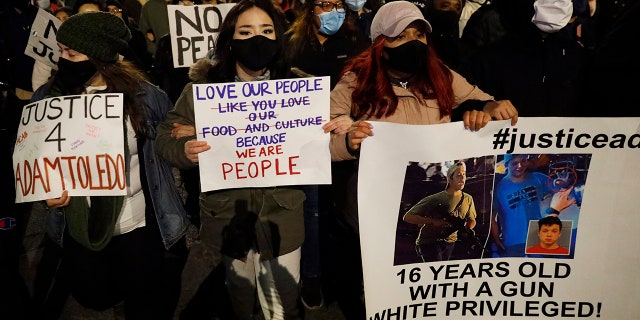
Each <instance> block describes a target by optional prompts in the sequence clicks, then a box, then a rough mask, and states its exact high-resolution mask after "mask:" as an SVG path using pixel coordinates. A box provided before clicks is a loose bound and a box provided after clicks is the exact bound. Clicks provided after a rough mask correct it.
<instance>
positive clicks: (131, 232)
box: [32, 12, 188, 319]
mask: <svg viewBox="0 0 640 320" xmlns="http://www.w3.org/2000/svg"><path fill="white" fill-rule="evenodd" d="M56 38H57V41H58V44H59V47H60V49H61V55H60V60H59V61H58V71H57V72H56V73H55V75H54V76H53V77H52V79H51V80H50V81H49V82H48V83H47V84H45V85H44V86H42V87H40V89H38V91H37V92H36V93H35V94H34V96H33V99H32V100H33V101H37V100H41V99H44V98H50V97H57V96H64V95H77V94H88V93H123V94H124V119H125V121H124V122H123V130H124V136H125V141H124V143H125V154H126V159H127V160H126V163H127V164H129V165H128V166H127V170H126V176H127V182H128V183H127V194H126V195H125V196H91V197H78V196H69V194H68V191H64V192H63V193H62V195H61V197H60V198H54V199H48V200H46V205H47V207H49V214H48V216H47V218H48V223H47V225H48V230H47V231H48V234H49V235H50V236H51V237H52V238H53V240H54V241H56V242H57V243H58V244H59V245H60V246H61V247H62V257H61V259H62V260H61V267H60V270H58V272H57V274H56V279H55V280H54V284H53V285H54V286H67V287H68V290H69V292H70V293H71V294H72V295H73V297H74V298H75V300H77V301H78V302H79V303H80V304H81V305H82V306H84V307H87V308H91V309H95V310H104V309H107V308H111V307H114V306H115V305H117V304H119V303H122V302H123V303H124V313H125V317H126V318H127V319H150V318H151V319H171V317H172V315H173V309H174V308H175V305H176V301H177V293H178V291H179V287H180V272H181V269H182V265H183V261H184V259H185V258H186V247H185V246H184V234H185V233H186V231H187V228H188V220H187V218H186V214H185V212H184V208H183V204H182V199H181V198H180V195H179V194H178V192H177V189H176V186H175V182H174V181H173V174H172V171H171V168H170V167H169V165H168V164H167V163H165V162H164V161H163V160H162V159H160V158H158V157H157V155H156V150H155V147H154V144H153V139H154V132H155V128H154V127H155V125H156V124H157V123H158V122H160V121H162V120H163V119H164V118H165V115H166V113H167V112H168V111H169V109H170V108H171V107H172V104H171V101H170V100H169V99H168V97H167V95H166V94H165V93H164V92H163V91H161V90H159V89H158V88H157V87H155V86H153V85H152V84H150V83H149V82H148V81H147V80H146V78H145V76H144V73H142V72H141V71H140V70H138V69H136V68H135V67H134V66H133V65H132V64H131V63H130V62H128V61H124V60H122V58H121V56H120V55H119V53H120V52H122V51H123V50H125V49H126V48H127V44H128V41H129V40H130V39H131V33H130V32H129V29H128V28H127V26H126V25H125V23H124V21H123V20H122V19H120V18H118V17H117V16H115V15H113V14H110V13H106V12H86V13H78V14H75V15H73V16H72V17H71V18H69V19H68V20H67V21H65V22H64V23H63V24H62V25H61V27H60V29H59V30H58V33H57V36H56ZM53 291H58V292H64V290H61V289H60V287H58V290H53ZM52 298H55V297H52ZM63 301H64V300H63ZM45 312H46V311H45ZM42 316H43V317H45V318H50V317H51V318H55V316H56V315H52V314H44V315H42Z"/></svg>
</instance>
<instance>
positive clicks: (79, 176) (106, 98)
mask: <svg viewBox="0 0 640 320" xmlns="http://www.w3.org/2000/svg"><path fill="white" fill-rule="evenodd" d="M122 117H123V97H122V93H109V94H83V95H73V96H62V97H54V98H48V99H43V100H40V101H36V102H33V103H30V104H27V105H26V106H25V107H24V108H23V111H22V116H21V118H20V125H19V127H18V135H17V141H16V144H15V149H14V152H13V168H14V178H15V187H16V202H28V201H38V200H44V199H51V198H58V197H60V196H61V195H62V192H63V191H64V190H67V191H68V192H69V195H70V196H93V195H95V196H110V195H124V194H126V176H125V153H124V131H123V130H124V129H123V119H122Z"/></svg>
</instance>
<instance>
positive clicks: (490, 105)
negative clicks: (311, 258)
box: [326, 1, 518, 304]
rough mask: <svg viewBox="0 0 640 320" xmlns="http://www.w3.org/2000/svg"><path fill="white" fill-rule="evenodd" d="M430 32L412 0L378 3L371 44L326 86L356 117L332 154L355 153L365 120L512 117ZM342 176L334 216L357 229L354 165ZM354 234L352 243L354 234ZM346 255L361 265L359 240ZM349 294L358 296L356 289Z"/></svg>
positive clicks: (336, 157)
mask: <svg viewBox="0 0 640 320" xmlns="http://www.w3.org/2000/svg"><path fill="white" fill-rule="evenodd" d="M430 31H431V25H430V24H429V22H428V21H427V20H426V19H424V17H423V16H422V13H421V12H420V9H418V7H416V6H415V5H414V4H412V3H410V2H407V1H393V2H389V3H387V4H385V5H383V6H382V7H380V9H379V10H378V12H377V13H376V15H375V17H374V18H373V22H372V24H371V38H372V40H373V44H372V45H371V47H370V48H369V49H368V50H366V51H364V52H363V53H362V54H360V55H359V56H357V57H355V58H354V59H353V60H352V61H351V62H350V63H349V64H348V65H347V67H346V73H345V74H344V75H343V77H342V78H341V79H340V81H339V82H338V84H337V85H336V87H335V88H334V90H333V91H332V92H331V116H332V117H338V116H341V115H349V116H350V117H352V118H353V119H355V122H354V123H353V125H352V128H351V130H350V131H349V132H348V133H346V134H344V133H335V132H334V133H332V134H331V141H330V150H331V158H332V160H333V161H345V160H352V159H357V158H358V151H359V148H360V143H361V142H362V140H364V139H365V138H367V137H369V136H372V135H373V129H372V126H371V124H370V123H369V122H367V121H366V120H378V121H386V122H396V123H405V124H436V123H445V122H449V121H451V119H452V116H454V117H455V119H458V117H459V118H460V119H462V120H463V124H464V127H465V128H468V129H470V130H473V131H475V130H479V129H480V128H482V127H484V126H485V125H486V124H487V123H488V122H489V121H490V120H491V118H494V119H502V120H504V119H511V120H512V123H513V124H515V122H516V121H517V115H518V113H517V110H516V108H515V107H514V106H513V105H512V104H511V102H509V101H508V100H503V101H494V99H493V97H492V96H491V95H489V94H487V93H485V92H483V91H482V90H480V89H479V88H478V87H475V86H473V85H471V84H469V83H468V82H467V81H466V80H465V79H464V78H463V77H462V76H460V75H459V74H457V73H456V72H455V71H452V70H451V69H449V68H448V67H447V66H446V65H444V63H443V62H442V60H440V58H438V55H437V54H436V52H435V51H434V49H433V48H432V46H429V45H428V43H429V41H430V34H429V32H430ZM462 103H465V105H464V106H461V104H462ZM465 108H466V109H465ZM475 108H478V109H480V110H475ZM482 110H484V111H482ZM326 129H330V128H326ZM408 139H410V138H408ZM346 183H347V186H345V187H344V189H345V194H344V199H342V203H341V204H339V205H341V206H342V207H339V210H340V211H341V212H340V214H339V215H338V216H339V217H340V218H341V219H342V220H343V221H344V224H345V225H348V226H350V232H351V233H352V234H355V235H357V234H358V215H357V203H358V202H357V199H356V195H357V169H356V170H354V172H353V173H352V175H351V176H350V177H348V180H347V182H346ZM352 239H353V241H354V242H356V243H357V241H358V237H357V236H353V237H352ZM343 256H344V257H348V259H350V262H349V264H350V265H358V264H361V261H360V252H359V244H358V245H356V246H354V248H352V250H351V251H350V252H348V253H344V254H343ZM354 272H359V273H360V274H357V273H355V274H354V273H349V274H344V275H342V276H343V277H344V278H342V279H341V282H342V283H344V284H345V286H349V287H350V288H352V290H353V291H356V290H360V291H361V290H362V274H361V270H356V271H354ZM354 281H355V282H356V283H354ZM354 286H355V287H354ZM354 288H355V289H354ZM350 295H351V296H353V295H355V296H356V297H360V294H357V293H353V292H351V293H350ZM353 303H356V302H353ZM360 304H361V302H360Z"/></svg>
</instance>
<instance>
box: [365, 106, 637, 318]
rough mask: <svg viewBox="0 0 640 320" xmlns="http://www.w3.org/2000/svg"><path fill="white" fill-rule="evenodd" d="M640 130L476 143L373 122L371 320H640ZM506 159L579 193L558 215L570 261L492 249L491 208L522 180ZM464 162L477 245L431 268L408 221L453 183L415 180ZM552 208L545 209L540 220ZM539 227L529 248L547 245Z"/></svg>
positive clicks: (368, 246) (484, 137)
mask: <svg viewBox="0 0 640 320" xmlns="http://www.w3.org/2000/svg"><path fill="white" fill-rule="evenodd" d="M639 126H640V118H522V117H521V118H520V119H519V121H518V124H517V125H516V126H510V123H509V121H493V122H490V123H489V124H488V125H487V127H485V128H483V129H482V130H480V131H478V132H471V131H468V130H464V129H463V125H462V123H461V122H456V123H448V124H442V125H425V126H415V125H401V124H393V123H384V122H373V127H374V128H375V129H374V133H375V136H373V137H370V138H367V139H366V140H365V141H364V142H363V145H362V148H361V153H360V167H359V172H360V174H359V181H358V200H359V203H358V206H359V218H360V219H359V227H360V238H361V246H362V262H363V271H364V281H365V301H366V309H367V319H371V320H373V319H379V320H381V319H471V318H473V319H550V318H563V319H565V318H585V319H616V320H620V319H636V318H637V314H638V311H640V307H639V306H638V304H637V303H636V302H635V297H637V296H638V294H640V279H638V277H636V276H635V273H636V272H637V270H638V268H640V254H639V253H638V250H637V248H636V243H637V242H638V233H637V230H636V229H637V226H638V225H640V215H638V214H637V212H638V210H637V201H636V199H635V198H637V195H636V190H637V185H638V184H637V181H636V178H635V177H637V176H638V175H639V174H640V162H638V158H639V156H640V134H639V133H638V127H639ZM416 141H427V142H428V143H424V144H416V143H415V142H416ZM508 154H513V155H527V159H528V160H527V162H526V163H525V162H519V163H517V164H516V166H523V165H525V166H526V168H527V170H529V171H535V172H538V173H540V174H543V175H545V176H546V178H545V179H542V181H543V182H544V183H548V184H549V185H548V186H549V187H550V188H551V189H555V190H553V192H557V191H558V190H559V189H561V188H571V190H572V193H571V194H570V197H571V198H572V199H574V200H575V202H574V203H572V204H571V205H570V206H569V207H567V208H566V209H562V210H561V211H560V213H559V215H558V217H559V218H560V220H562V224H563V229H562V234H563V235H566V239H565V240H563V241H562V245H563V246H566V247H567V248H568V249H569V250H570V253H569V254H551V253H546V254H535V255H531V254H528V253H525V252H524V249H523V252H522V254H521V255H520V256H515V257H514V256H511V257H504V253H505V251H503V250H502V249H501V248H499V247H497V246H496V245H495V244H494V243H495V242H494V241H493V240H492V239H493V238H492V237H491V232H490V230H491V228H492V227H494V226H500V218H498V219H497V220H496V219H494V218H493V217H494V215H493V214H494V213H496V212H497V211H499V210H500V209H499V207H498V206H497V204H496V201H494V200H493V199H494V196H495V197H498V196H499V193H500V192H499V191H498V189H499V188H500V181H502V180H504V179H507V178H506V177H505V176H506V173H508V170H513V169H511V168H513V166H511V167H509V168H506V167H507V159H509V158H510V157H506V156H505V155H508ZM475 160H481V161H475ZM456 161H465V162H466V163H469V165H467V172H466V185H465V187H464V189H463V191H464V192H467V193H469V194H471V195H472V196H473V198H474V201H475V206H476V210H477V213H478V216H477V217H476V222H477V225H476V227H475V230H476V237H475V238H471V239H463V238H459V239H458V241H456V242H455V245H454V247H453V248H454V249H453V255H452V258H451V259H450V260H448V261H434V260H426V261H425V262H423V261H421V260H419V257H417V256H418V255H419V252H417V251H416V246H415V241H416V239H417V238H416V236H417V234H418V226H416V225H412V224H409V223H407V222H406V221H403V214H404V213H405V212H406V210H407V208H409V207H411V206H412V205H413V204H414V203H415V202H416V201H418V200H419V199H421V198H423V197H426V196H428V195H430V194H433V193H435V192H439V191H442V190H444V187H445V185H446V182H435V181H432V179H431V178H430V177H427V178H425V177H424V176H423V177H422V178H421V179H417V180H415V179H414V180H411V179H410V176H411V174H410V170H409V168H410V167H415V165H416V163H417V164H433V163H440V164H442V165H443V166H447V165H451V164H453V163H455V162H456ZM474 163H475V164H474ZM381 167H382V168H385V170H380V168H381ZM505 171H506V172H505ZM445 172H446V170H445ZM587 176H588V178H587ZM501 179H502V180H501ZM511 190H512V191H509V192H510V193H509V195H510V196H509V198H508V199H509V201H510V202H509V203H511V204H512V205H513V206H516V205H517V204H516V203H519V201H521V200H524V202H522V203H523V205H525V204H524V203H526V202H527V201H526V200H527V199H532V200H533V199H534V195H535V194H536V193H537V192H538V191H537V189H536V188H535V187H534V186H533V185H529V184H527V185H522V186H521V187H520V189H516V188H513V189H511ZM548 201H549V199H544V200H542V201H540V203H539V204H535V205H540V210H541V212H540V214H541V215H542V216H545V215H546V213H545V211H544V208H545V206H549V203H548ZM533 204H534V203H529V204H526V205H533ZM512 209H513V208H512ZM498 217H500V216H498ZM529 222H530V226H529V230H526V229H525V230H523V231H522V233H523V234H522V235H521V237H522V239H525V238H526V239H527V240H526V247H527V248H529V246H530V245H533V244H535V243H536V242H537V241H538V236H537V235H536V232H537V231H538V223H537V222H538V220H530V221H529ZM499 236H500V237H506V236H507V235H505V234H502V235H499ZM503 239H504V238H503ZM559 242H560V241H559Z"/></svg>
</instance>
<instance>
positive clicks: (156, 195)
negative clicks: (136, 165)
mask: <svg viewBox="0 0 640 320" xmlns="http://www.w3.org/2000/svg"><path fill="white" fill-rule="evenodd" d="M47 89H48V85H43V86H42V87H40V88H39V89H38V90H37V91H36V92H35V93H34V94H33V98H32V99H31V101H38V100H41V99H44V98H47V96H46V92H47V91H48V90H47ZM139 94H140V95H141V96H142V100H143V101H144V104H145V108H146V120H145V122H146V126H147V128H146V131H147V133H146V136H145V138H144V143H143V146H142V150H138V152H142V153H143V154H144V161H145V162H144V164H143V165H144V166H145V170H144V171H145V173H146V179H147V184H148V187H149V190H148V191H149V195H150V196H151V199H148V200H151V201H150V203H151V204H152V205H153V211H154V212H155V215H156V219H157V221H158V227H159V229H160V234H161V235H162V242H163V243H164V246H165V248H167V249H169V248H170V247H171V246H172V245H173V244H175V243H176V242H177V241H178V240H180V238H182V236H184V235H185V233H186V231H187V228H188V226H189V220H188V218H187V212H186V211H185V209H184V205H183V201H182V198H181V197H180V194H179V193H178V189H177V187H176V184H175V181H174V177H173V172H172V169H171V166H170V165H169V164H168V163H167V162H165V161H164V160H163V159H162V158H160V157H159V156H158V154H157V153H156V149H155V146H154V143H153V141H154V140H155V138H156V125H157V124H158V123H159V122H161V121H162V120H164V118H165V116H166V114H167V112H169V110H171V109H172V108H173V103H172V102H171V100H170V99H169V97H168V96H167V94H166V93H165V92H164V91H162V90H160V89H159V88H157V87H156V86H154V85H152V84H150V83H148V82H144V83H143V84H142V91H141V92H140V93H139ZM65 227H66V223H65V213H64V208H51V209H50V210H49V214H48V216H47V233H48V235H49V237H51V238H52V239H53V240H54V241H55V242H56V243H58V244H59V245H60V246H62V245H63V239H62V237H63V235H64V230H65Z"/></svg>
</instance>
